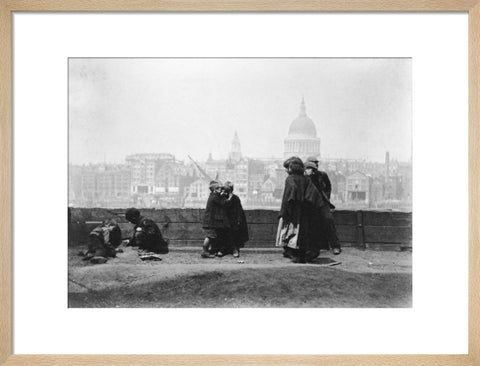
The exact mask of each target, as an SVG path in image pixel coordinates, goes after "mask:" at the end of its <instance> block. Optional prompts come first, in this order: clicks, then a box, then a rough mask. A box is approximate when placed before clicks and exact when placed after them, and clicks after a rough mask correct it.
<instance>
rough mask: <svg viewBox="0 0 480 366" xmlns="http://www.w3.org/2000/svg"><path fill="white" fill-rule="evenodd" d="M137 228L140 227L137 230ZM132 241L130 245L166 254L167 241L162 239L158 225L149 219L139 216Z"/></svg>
mask: <svg viewBox="0 0 480 366" xmlns="http://www.w3.org/2000/svg"><path fill="white" fill-rule="evenodd" d="M137 228H141V231H140V232H138V231H137ZM134 230H135V231H134V237H133V239H132V240H133V241H134V242H133V243H132V242H131V244H130V245H132V246H138V247H139V248H140V249H145V250H148V251H150V252H155V253H160V254H167V253H168V243H167V242H166V241H165V240H164V239H163V236H162V232H161V231H160V228H159V227H158V225H157V224H156V223H155V222H153V221H152V220H150V219H146V218H143V217H140V220H139V224H138V225H135V228H134Z"/></svg>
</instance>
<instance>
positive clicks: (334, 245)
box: [305, 156, 342, 255]
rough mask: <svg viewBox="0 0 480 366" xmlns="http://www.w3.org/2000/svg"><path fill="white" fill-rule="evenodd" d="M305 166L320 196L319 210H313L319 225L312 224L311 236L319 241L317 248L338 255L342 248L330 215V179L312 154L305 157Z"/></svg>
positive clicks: (332, 206) (333, 207)
mask: <svg viewBox="0 0 480 366" xmlns="http://www.w3.org/2000/svg"><path fill="white" fill-rule="evenodd" d="M305 167H306V174H307V176H308V177H309V179H310V180H311V182H312V183H313V184H314V186H315V187H316V188H317V190H318V191H319V192H320V194H321V198H322V200H321V201H320V206H319V207H317V208H318V209H319V210H317V211H316V212H315V216H316V217H315V218H314V220H318V221H317V222H318V223H319V225H318V224H317V225H314V226H313V232H312V233H313V238H315V240H317V241H319V244H318V245H319V248H322V249H323V248H325V249H327V250H328V249H332V251H333V254H335V255H338V254H340V253H341V251H342V250H341V248H340V241H339V240H338V236H337V229H336V227H335V221H334V220H333V215H332V210H333V209H335V206H334V205H333V204H332V203H331V202H330V194H331V192H332V185H331V183H330V179H329V178H328V175H327V173H326V172H324V171H321V170H318V159H317V158H316V157H314V156H311V157H308V158H307V162H306V165H305Z"/></svg>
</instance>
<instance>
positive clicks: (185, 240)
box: [68, 208, 412, 250]
mask: <svg viewBox="0 0 480 366" xmlns="http://www.w3.org/2000/svg"><path fill="white" fill-rule="evenodd" d="M140 212H141V213H142V215H143V216H145V217H148V218H150V219H152V220H154V221H155V222H156V223H157V224H158V226H159V227H160V229H161V230H162V233H163V236H164V237H165V238H167V239H169V241H170V246H171V247H186V246H194V247H198V248H200V247H201V245H202V242H203V239H204V237H205V235H204V232H203V230H202V218H203V212H204V210H203V209H162V210H156V209H142V210H140ZM124 213H125V210H124V209H111V210H110V209H102V208H69V215H68V217H69V230H68V239H69V245H70V246H77V245H83V244H84V243H86V240H87V237H88V233H89V232H90V231H91V230H92V229H93V228H94V227H95V226H97V225H98V224H99V223H101V222H102V221H103V220H107V219H112V218H113V219H115V220H116V221H117V222H118V224H119V226H120V228H121V230H122V236H123V237H124V238H128V237H130V236H131V233H132V229H133V225H132V224H130V223H128V222H127V221H126V219H125V214H124ZM245 213H246V216H247V223H248V228H249V233H250V241H249V242H248V243H247V244H246V247H247V248H248V247H251V248H273V247H274V244H275V236H276V232H277V226H278V219H277V216H278V211H273V210H246V211H245ZM333 216H334V219H335V223H336V227H337V232H338V237H339V239H340V241H341V244H342V246H354V247H358V248H362V249H380V250H405V249H411V247H412V213H411V212H393V211H354V210H338V211H334V212H333Z"/></svg>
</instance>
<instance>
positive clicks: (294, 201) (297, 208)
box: [279, 174, 307, 225]
mask: <svg viewBox="0 0 480 366" xmlns="http://www.w3.org/2000/svg"><path fill="white" fill-rule="evenodd" d="M306 185H307V181H306V178H305V176H304V175H298V174H290V175H289V176H288V177H287V179H286V180H285V188H284V190H283V198H282V205H281V206H280V213H279V216H280V217H283V221H284V222H285V223H290V222H291V223H293V224H294V225H297V224H299V223H300V219H301V213H302V207H303V204H304V197H305V188H306Z"/></svg>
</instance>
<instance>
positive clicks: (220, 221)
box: [203, 192, 231, 229]
mask: <svg viewBox="0 0 480 366" xmlns="http://www.w3.org/2000/svg"><path fill="white" fill-rule="evenodd" d="M230 205H231V200H227V199H226V197H225V196H222V195H220V194H218V193H214V192H212V193H210V196H208V201H207V208H206V209H205V214H204V216H203V227H204V228H209V229H228V228H230V222H229V220H228V216H227V208H229V207H230Z"/></svg>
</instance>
